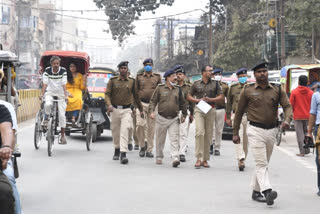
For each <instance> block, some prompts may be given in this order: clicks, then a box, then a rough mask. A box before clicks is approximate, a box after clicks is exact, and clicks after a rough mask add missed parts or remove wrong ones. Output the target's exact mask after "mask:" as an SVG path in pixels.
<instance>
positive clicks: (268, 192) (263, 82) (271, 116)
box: [232, 62, 292, 205]
mask: <svg viewBox="0 0 320 214" xmlns="http://www.w3.org/2000/svg"><path fill="white" fill-rule="evenodd" d="M267 65H268V63H266V62H261V63H259V64H257V65H256V66H254V67H253V68H252V70H253V71H254V76H255V78H256V83H254V84H248V85H246V86H245V87H244V89H243V90H242V91H241V93H240V99H239V104H238V108H237V110H236V114H235V117H234V124H233V139H232V140H233V142H234V143H236V144H239V143H240V137H239V129H240V124H241V121H242V116H243V114H244V113H245V112H246V111H247V112H248V113H247V114H248V121H249V124H250V125H249V126H248V140H249V145H250V147H251V151H252V154H253V157H254V160H255V164H256V169H255V172H254V176H253V179H252V188H253V193H252V199H253V200H255V201H258V202H267V205H273V203H274V200H275V199H276V198H277V195H278V194H277V192H276V191H274V190H273V189H272V186H271V184H270V180H269V170H268V165H269V161H270V158H271V154H272V150H273V145H274V143H275V141H276V133H277V128H276V127H277V112H278V103H279V102H280V104H281V105H282V107H283V109H284V113H285V121H284V122H283V123H282V124H281V127H282V128H289V124H290V122H291V119H292V108H291V105H290V102H289V99H288V97H287V94H286V93H285V91H283V90H282V89H281V86H278V85H276V84H272V83H269V81H268V69H267ZM261 192H262V193H263V195H264V196H265V198H263V196H262V195H261Z"/></svg>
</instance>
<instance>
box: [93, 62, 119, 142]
mask: <svg viewBox="0 0 320 214" xmlns="http://www.w3.org/2000/svg"><path fill="white" fill-rule="evenodd" d="M114 75H115V71H114V70H112V69H110V68H103V67H94V68H90V69H89V73H88V78H87V86H88V91H89V94H90V102H89V103H88V105H89V109H90V112H91V113H92V116H93V123H92V141H93V142H95V141H96V139H97V137H99V136H101V134H102V133H103V130H104V129H107V130H110V119H109V117H108V115H107V114H106V103H105V92H106V88H107V83H108V81H109V79H110V78H111V77H112V76H114Z"/></svg>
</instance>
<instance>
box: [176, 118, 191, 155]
mask: <svg viewBox="0 0 320 214" xmlns="http://www.w3.org/2000/svg"><path fill="white" fill-rule="evenodd" d="M181 115H182V113H181V112H180V114H179V118H180V117H181ZM189 128H190V121H189V118H188V117H186V121H185V122H184V123H180V131H179V155H186V151H187V147H188V144H189V139H188V135H189Z"/></svg>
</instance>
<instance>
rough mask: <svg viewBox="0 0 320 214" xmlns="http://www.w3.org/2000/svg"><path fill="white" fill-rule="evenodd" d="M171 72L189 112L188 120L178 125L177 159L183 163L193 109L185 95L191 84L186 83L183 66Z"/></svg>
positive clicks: (177, 66) (175, 67)
mask: <svg viewBox="0 0 320 214" xmlns="http://www.w3.org/2000/svg"><path fill="white" fill-rule="evenodd" d="M173 70H174V71H175V72H176V75H177V82H178V85H179V86H180V88H181V92H182V95H183V98H184V99H185V101H186V106H187V109H188V111H189V112H188V115H189V120H187V121H185V122H184V123H181V124H180V135H179V158H180V161H181V162H185V161H186V151H187V147H188V144H189V140H188V134H189V128H190V124H191V123H192V121H193V108H194V107H193V103H192V102H189V101H187V95H188V93H189V91H190V89H191V84H189V83H187V82H186V80H187V77H186V73H185V70H184V68H183V66H182V65H176V66H174V68H173ZM180 115H182V112H181V111H180Z"/></svg>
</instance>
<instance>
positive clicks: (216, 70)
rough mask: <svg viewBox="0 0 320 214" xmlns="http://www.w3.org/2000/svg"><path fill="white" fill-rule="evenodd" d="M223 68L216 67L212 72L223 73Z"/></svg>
mask: <svg viewBox="0 0 320 214" xmlns="http://www.w3.org/2000/svg"><path fill="white" fill-rule="evenodd" d="M222 71H223V70H222V69H221V68H216V69H214V70H213V72H212V74H219V73H222Z"/></svg>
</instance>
